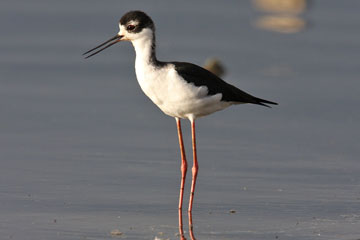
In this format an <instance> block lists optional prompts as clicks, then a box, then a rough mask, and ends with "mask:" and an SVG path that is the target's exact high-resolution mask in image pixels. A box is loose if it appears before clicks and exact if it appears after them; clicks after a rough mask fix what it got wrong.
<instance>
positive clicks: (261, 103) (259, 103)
mask: <svg viewBox="0 0 360 240" xmlns="http://www.w3.org/2000/svg"><path fill="white" fill-rule="evenodd" d="M254 100H255V102H253V103H254V104H258V105H262V106H265V107H268V108H271V106H269V105H267V104H272V105H278V104H277V103H276V102H271V101H268V100H265V99H261V98H257V97H254Z"/></svg>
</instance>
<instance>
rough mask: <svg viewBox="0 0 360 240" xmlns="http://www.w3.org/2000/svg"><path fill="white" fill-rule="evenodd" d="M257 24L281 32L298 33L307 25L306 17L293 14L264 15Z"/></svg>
mask: <svg viewBox="0 0 360 240" xmlns="http://www.w3.org/2000/svg"><path fill="white" fill-rule="evenodd" d="M255 24H256V26H257V27H259V28H262V29H266V30H271V31H275V32H280V33H297V32H300V31H302V30H304V29H305V27H306V22H305V20H304V19H301V18H299V17H293V16H264V17H261V18H259V19H258V20H257V21H256V23H255Z"/></svg>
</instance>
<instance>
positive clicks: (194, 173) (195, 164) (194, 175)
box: [188, 120, 199, 239]
mask: <svg viewBox="0 0 360 240" xmlns="http://www.w3.org/2000/svg"><path fill="white" fill-rule="evenodd" d="M190 121H191V136H192V147H193V167H192V182H191V193H190V201H189V210H188V214H189V232H190V236H191V239H195V237H194V234H193V223H192V206H193V201H194V193H195V185H196V178H197V174H198V171H199V165H198V161H197V154H196V137H195V121H194V120H190Z"/></svg>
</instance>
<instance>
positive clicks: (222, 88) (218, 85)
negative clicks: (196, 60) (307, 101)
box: [171, 62, 277, 107]
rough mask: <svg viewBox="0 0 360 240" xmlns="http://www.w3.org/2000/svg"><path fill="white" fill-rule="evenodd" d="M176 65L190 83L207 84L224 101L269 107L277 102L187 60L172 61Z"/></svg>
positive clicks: (209, 89)
mask: <svg viewBox="0 0 360 240" xmlns="http://www.w3.org/2000/svg"><path fill="white" fill-rule="evenodd" d="M171 64H174V65H175V70H176V71H177V72H178V74H179V75H180V76H181V77H182V78H184V79H185V81H187V82H188V83H192V84H194V85H195V86H197V87H200V86H206V87H207V88H208V91H209V92H208V95H215V94H218V93H221V94H222V98H221V100H222V101H226V102H239V103H253V104H258V105H263V106H266V107H269V106H268V105H266V104H265V103H267V104H275V105H277V103H275V102H271V101H267V100H264V99H261V98H257V97H254V96H252V95H250V94H248V93H246V92H244V91H242V90H240V89H238V88H237V87H234V86H233V85H231V84H228V83H226V82H225V81H224V80H222V79H221V78H219V77H218V76H216V75H215V74H213V73H212V72H210V71H208V70H206V69H204V68H202V67H199V66H197V65H195V64H192V63H187V62H171Z"/></svg>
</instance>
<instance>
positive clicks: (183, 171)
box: [175, 118, 187, 239]
mask: <svg viewBox="0 0 360 240" xmlns="http://www.w3.org/2000/svg"><path fill="white" fill-rule="evenodd" d="M175 119H176V125H177V130H178V136H179V145H180V153H181V183H180V195H179V233H180V237H181V239H185V237H184V230H183V221H182V204H183V196H184V187H185V178H186V171H187V162H186V155H185V147H184V141H183V137H182V131H181V122H180V119H179V118H175Z"/></svg>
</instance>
